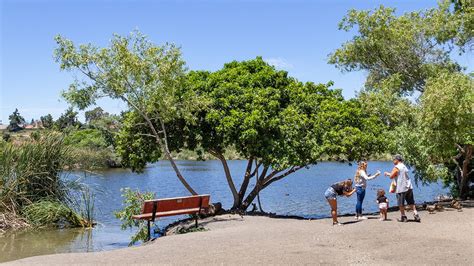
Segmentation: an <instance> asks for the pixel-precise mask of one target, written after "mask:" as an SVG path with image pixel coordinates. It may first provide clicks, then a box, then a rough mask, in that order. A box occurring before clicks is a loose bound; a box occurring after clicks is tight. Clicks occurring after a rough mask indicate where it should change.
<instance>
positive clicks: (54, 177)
mask: <svg viewBox="0 0 474 266" xmlns="http://www.w3.org/2000/svg"><path fill="white" fill-rule="evenodd" d="M0 145H1V147H0V148H1V149H0V213H11V214H14V215H16V216H18V217H20V218H21V215H23V216H24V217H25V218H27V220H28V221H29V222H30V223H31V224H33V225H50V224H55V225H62V224H65V225H66V224H67V225H69V226H90V225H91V224H92V223H91V222H88V221H92V216H93V205H92V209H90V206H89V207H87V206H86V207H85V208H84V209H85V210H87V211H85V212H84V214H85V215H86V216H88V217H87V218H86V219H83V218H82V217H81V215H79V214H78V213H80V212H78V211H76V210H75V209H78V207H77V206H79V205H77V202H81V203H85V204H89V205H90V204H91V199H89V200H88V201H84V200H83V201H77V200H76V199H75V198H74V196H73V193H72V191H73V190H79V191H80V189H81V188H82V189H83V187H81V186H78V185H77V184H76V183H75V182H68V181H66V180H65V179H64V178H62V176H61V175H62V174H63V170H64V167H65V166H66V165H67V164H68V163H69V160H70V149H69V147H68V146H67V145H65V144H64V137H63V135H62V134H59V133H54V132H46V133H44V134H40V135H38V136H35V137H34V138H29V139H27V140H24V141H21V142H8V143H5V142H2V143H1V144H0ZM85 193H88V194H87V195H85V196H84V199H85V197H89V198H90V197H91V195H90V192H85ZM92 200H93V198H92ZM75 203H76V204H75ZM88 209H89V210H88Z"/></svg>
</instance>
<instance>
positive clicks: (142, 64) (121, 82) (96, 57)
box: [55, 32, 200, 194]
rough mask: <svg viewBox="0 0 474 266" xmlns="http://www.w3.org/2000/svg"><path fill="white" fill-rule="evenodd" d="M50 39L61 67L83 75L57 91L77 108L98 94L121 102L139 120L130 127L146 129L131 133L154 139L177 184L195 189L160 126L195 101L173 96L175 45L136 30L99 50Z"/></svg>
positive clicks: (177, 61) (180, 73)
mask: <svg viewBox="0 0 474 266" xmlns="http://www.w3.org/2000/svg"><path fill="white" fill-rule="evenodd" d="M56 42H57V44H58V47H57V49H56V50H55V57H56V61H57V62H58V63H60V67H61V69H62V70H69V71H76V72H78V73H80V74H81V75H82V76H83V77H84V78H85V79H84V80H83V81H84V82H79V81H77V82H75V83H73V84H71V86H70V88H69V90H68V91H66V92H65V93H64V94H63V96H64V97H65V98H66V99H67V101H68V102H70V103H71V104H73V105H76V106H78V107H79V108H80V109H84V108H86V107H87V106H90V105H93V104H95V101H96V100H97V99H98V98H101V97H108V98H111V99H117V100H121V101H123V102H125V103H126V104H127V105H128V108H129V112H130V113H131V114H133V115H134V118H137V117H139V121H140V122H139V123H138V124H135V125H133V126H136V127H142V126H145V127H146V128H147V129H148V130H147V133H146V134H145V133H137V134H145V135H143V137H146V138H150V139H151V140H152V141H154V145H153V146H154V147H155V151H154V152H152V153H163V155H164V156H165V158H166V159H168V160H169V161H170V163H171V166H172V167H173V169H174V171H175V172H176V175H177V177H178V179H179V180H180V181H181V183H182V184H183V185H184V186H185V187H186V189H187V190H188V191H189V192H190V193H192V194H196V192H195V191H194V190H193V189H192V187H191V186H190V185H189V184H188V182H187V181H186V179H185V178H184V177H183V176H182V174H181V172H180V171H179V169H178V167H177V165H176V163H175V161H174V160H173V158H172V156H171V153H170V149H169V143H168V134H169V131H168V129H167V127H166V126H165V125H166V124H167V123H169V122H170V121H172V120H174V119H176V118H177V117H185V118H186V117H188V115H187V114H188V113H189V110H190V109H194V108H196V107H198V106H200V104H199V101H195V100H193V99H188V98H181V99H178V98H177V97H176V93H177V91H178V90H179V89H180V88H181V87H182V85H183V82H184V79H185V62H184V61H183V60H182V58H181V51H180V49H179V48H177V47H176V46H175V45H172V44H165V45H162V46H157V45H154V44H152V43H151V42H149V41H148V40H147V39H146V37H145V36H144V35H142V34H141V33H139V32H133V33H132V34H131V35H129V36H127V37H122V36H118V35H114V37H113V39H112V40H111V43H110V46H109V47H107V48H101V49H99V48H97V47H95V46H93V45H92V44H87V45H81V46H79V47H76V46H75V45H74V44H73V42H72V41H70V40H67V39H65V38H63V37H61V36H57V37H56ZM137 119H138V118H137ZM157 149H158V150H159V151H156V150H157Z"/></svg>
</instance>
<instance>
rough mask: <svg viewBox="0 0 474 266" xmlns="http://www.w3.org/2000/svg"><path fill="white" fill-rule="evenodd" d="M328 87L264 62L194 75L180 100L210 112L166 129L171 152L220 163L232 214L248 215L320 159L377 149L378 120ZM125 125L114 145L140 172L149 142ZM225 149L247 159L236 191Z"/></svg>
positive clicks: (130, 118)
mask: <svg viewBox="0 0 474 266" xmlns="http://www.w3.org/2000/svg"><path fill="white" fill-rule="evenodd" d="M330 86H331V83H329V84H314V83H311V82H308V83H302V82H299V81H297V80H295V79H294V78H291V77H289V76H288V73H287V72H285V71H277V70H276V69H275V68H274V67H272V66H270V65H268V64H267V63H266V62H264V61H263V60H262V58H261V57H257V58H256V59H254V60H249V61H243V62H236V61H234V62H231V63H228V64H225V65H224V68H223V69H221V70H219V71H216V72H205V71H191V72H190V73H189V74H188V79H187V85H186V86H183V90H182V91H181V92H180V93H182V94H188V93H195V94H197V95H198V96H199V97H200V98H201V99H203V100H205V101H206V102H207V108H205V109H200V110H197V111H195V112H193V116H194V117H196V121H193V122H194V123H189V122H187V121H186V120H184V119H178V120H175V121H173V122H172V123H170V125H169V127H170V128H174V129H175V130H172V132H174V134H173V135H169V139H170V145H171V147H172V149H173V150H179V149H181V148H182V147H185V148H188V149H191V150H196V149H203V150H204V151H206V152H209V153H210V154H212V155H213V156H215V157H216V158H217V159H218V160H220V162H221V164H222V166H223V169H224V173H225V177H226V182H227V184H228V185H229V189H230V191H231V193H232V195H233V198H234V203H233V206H232V208H233V209H234V210H246V209H247V208H248V206H249V205H250V204H251V203H252V202H253V200H254V199H255V197H256V196H257V195H258V194H259V192H260V191H261V190H263V189H265V188H267V187H268V186H270V185H271V184H273V183H274V182H276V181H278V180H281V179H283V178H285V177H287V176H289V175H291V174H292V173H294V172H296V171H299V170H300V169H303V168H305V167H310V166H311V165H313V164H316V163H317V162H318V161H319V160H321V158H323V157H324V156H329V157H331V158H335V159H338V160H341V161H342V160H344V159H345V160H353V159H355V158H364V157H366V156H368V155H370V154H373V153H375V152H376V151H378V150H380V149H381V147H382V146H383V144H382V143H383V140H382V139H380V138H378V136H379V135H380V134H379V133H380V131H381V130H382V128H383V126H382V127H381V126H380V124H381V123H380V122H379V121H378V119H377V118H376V117H373V116H367V115H366V114H364V113H363V112H361V106H360V103H359V102H358V101H357V100H350V101H345V100H344V99H343V97H342V96H341V91H340V90H332V89H330V88H329V87H330ZM125 120H126V122H124V128H123V129H122V132H121V134H120V135H119V138H118V142H119V145H118V146H119V150H120V151H121V154H122V157H123V158H124V160H125V161H127V163H128V164H131V165H133V166H134V167H137V168H141V167H144V165H145V163H146V162H149V161H153V160H157V159H158V158H159V154H157V153H153V151H154V150H153V146H152V142H151V141H150V140H149V139H147V138H145V137H143V133H144V132H145V133H146V134H148V132H149V130H147V129H146V128H145V127H144V126H142V127H136V126H131V125H136V124H139V121H140V120H141V118H140V117H139V116H138V115H137V114H136V113H134V112H133V113H128V114H127V115H126V119H125ZM134 120H138V121H134ZM139 132H141V133H142V134H138V133H139ZM229 148H232V149H236V150H237V151H238V152H239V153H240V155H241V156H242V157H244V158H246V159H247V167H246V171H245V173H244V176H243V181H242V183H241V184H240V187H238V185H239V184H236V182H235V180H234V177H233V176H232V175H231V173H230V169H229V167H228V164H227V160H226V158H225V157H224V153H225V151H226V150H227V149H229ZM252 180H254V181H253V182H252Z"/></svg>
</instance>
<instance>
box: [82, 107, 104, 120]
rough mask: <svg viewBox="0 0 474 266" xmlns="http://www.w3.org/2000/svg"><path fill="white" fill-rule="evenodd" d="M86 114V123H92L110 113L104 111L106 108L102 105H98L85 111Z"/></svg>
mask: <svg viewBox="0 0 474 266" xmlns="http://www.w3.org/2000/svg"><path fill="white" fill-rule="evenodd" d="M84 115H85V117H86V123H87V124H90V123H93V122H94V121H96V120H100V119H102V118H103V117H105V116H108V115H109V113H107V112H104V110H103V109H102V108H100V107H96V108H94V109H92V110H89V111H86V112H85V113H84Z"/></svg>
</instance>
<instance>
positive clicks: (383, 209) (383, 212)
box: [377, 189, 388, 221]
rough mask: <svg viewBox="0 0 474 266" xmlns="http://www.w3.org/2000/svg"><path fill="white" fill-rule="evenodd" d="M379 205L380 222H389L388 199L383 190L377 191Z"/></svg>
mask: <svg viewBox="0 0 474 266" xmlns="http://www.w3.org/2000/svg"><path fill="white" fill-rule="evenodd" d="M377 203H378V204H379V210H380V221H385V220H387V209H388V199H387V197H385V191H384V190H383V189H379V190H378V191H377Z"/></svg>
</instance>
